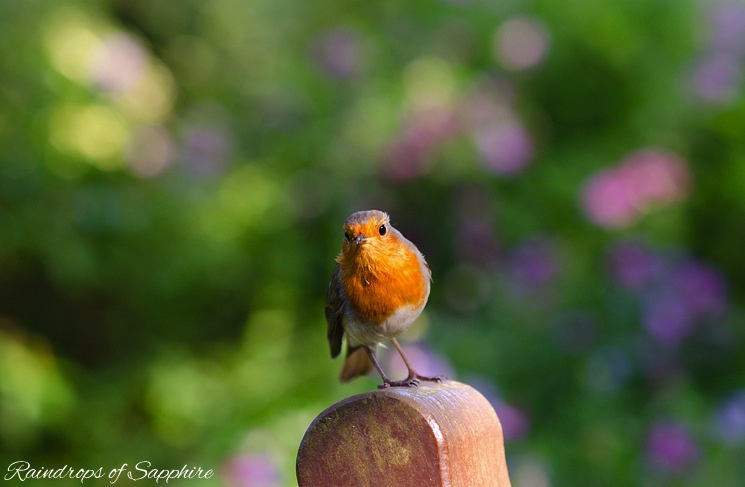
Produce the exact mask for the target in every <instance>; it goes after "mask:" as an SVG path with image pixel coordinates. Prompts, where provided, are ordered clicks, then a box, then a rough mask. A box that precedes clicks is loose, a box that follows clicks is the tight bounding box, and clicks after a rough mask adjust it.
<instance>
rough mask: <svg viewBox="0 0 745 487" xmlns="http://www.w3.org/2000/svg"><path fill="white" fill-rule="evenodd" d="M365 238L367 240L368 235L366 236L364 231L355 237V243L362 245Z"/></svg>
mask: <svg viewBox="0 0 745 487" xmlns="http://www.w3.org/2000/svg"><path fill="white" fill-rule="evenodd" d="M365 240H367V237H365V234H364V233H360V234H359V235H357V236H356V237H354V243H355V245H361V244H362V242H364V241H365Z"/></svg>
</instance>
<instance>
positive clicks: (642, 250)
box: [609, 241, 663, 291]
mask: <svg viewBox="0 0 745 487" xmlns="http://www.w3.org/2000/svg"><path fill="white" fill-rule="evenodd" d="M609 260H610V266H611V272H612V273H613V277H614V278H615V279H616V281H618V283H619V284H620V285H621V286H622V287H624V288H626V289H628V290H631V291H640V290H642V289H643V288H645V287H646V286H647V285H649V284H650V283H651V282H652V281H653V280H654V279H655V278H656V277H658V276H659V275H660V273H661V272H662V269H663V262H662V259H661V258H660V257H659V256H658V255H657V254H655V253H654V252H652V251H651V250H650V249H649V248H648V247H647V246H645V245H644V244H641V243H639V242H633V241H625V242H621V243H618V244H616V245H614V246H613V247H612V248H611V251H610V258H609Z"/></svg>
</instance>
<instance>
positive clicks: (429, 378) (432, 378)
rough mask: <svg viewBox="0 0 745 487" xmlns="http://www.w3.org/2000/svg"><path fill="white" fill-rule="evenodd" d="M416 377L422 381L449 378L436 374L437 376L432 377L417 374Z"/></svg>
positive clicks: (439, 380)
mask: <svg viewBox="0 0 745 487" xmlns="http://www.w3.org/2000/svg"><path fill="white" fill-rule="evenodd" d="M414 377H415V378H416V379H419V380H420V381H421V380H423V381H425V382H442V381H445V380H447V379H448V378H447V377H445V376H444V375H435V376H432V377H427V376H425V375H419V374H416V375H415V376H414Z"/></svg>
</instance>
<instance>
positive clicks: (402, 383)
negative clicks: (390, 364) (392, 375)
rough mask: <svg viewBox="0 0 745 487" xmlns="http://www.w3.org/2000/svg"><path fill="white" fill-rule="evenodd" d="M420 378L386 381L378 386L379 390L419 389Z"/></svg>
mask: <svg viewBox="0 0 745 487" xmlns="http://www.w3.org/2000/svg"><path fill="white" fill-rule="evenodd" d="M418 386H419V378H417V377H407V378H405V379H404V380H384V381H383V383H382V384H380V385H379V386H378V389H388V388H389V387H418Z"/></svg>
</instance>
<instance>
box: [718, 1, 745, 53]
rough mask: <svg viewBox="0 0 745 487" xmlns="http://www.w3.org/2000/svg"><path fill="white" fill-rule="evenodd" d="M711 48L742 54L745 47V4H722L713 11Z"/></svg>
mask: <svg viewBox="0 0 745 487" xmlns="http://www.w3.org/2000/svg"><path fill="white" fill-rule="evenodd" d="M709 23H710V24H711V30H710V32H711V39H710V44H711V49H712V50H714V51H727V52H731V53H732V54H735V55H741V54H742V51H743V48H745V5H742V4H737V3H732V4H729V5H720V6H718V7H717V8H715V9H714V10H713V11H712V12H711V17H710V19H709Z"/></svg>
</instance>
